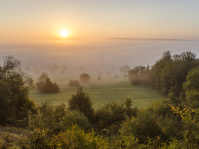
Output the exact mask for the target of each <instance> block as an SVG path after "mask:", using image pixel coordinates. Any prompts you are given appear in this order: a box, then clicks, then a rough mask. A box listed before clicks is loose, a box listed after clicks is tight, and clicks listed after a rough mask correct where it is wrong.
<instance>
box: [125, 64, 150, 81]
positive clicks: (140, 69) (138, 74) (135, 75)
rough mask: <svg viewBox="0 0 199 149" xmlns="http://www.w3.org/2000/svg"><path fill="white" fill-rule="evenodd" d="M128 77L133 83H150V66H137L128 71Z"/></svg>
mask: <svg viewBox="0 0 199 149" xmlns="http://www.w3.org/2000/svg"><path fill="white" fill-rule="evenodd" d="M128 77H129V80H130V82H131V83H132V84H141V83H145V84H149V66H147V67H144V66H136V67H134V68H133V69H131V70H129V71H128Z"/></svg>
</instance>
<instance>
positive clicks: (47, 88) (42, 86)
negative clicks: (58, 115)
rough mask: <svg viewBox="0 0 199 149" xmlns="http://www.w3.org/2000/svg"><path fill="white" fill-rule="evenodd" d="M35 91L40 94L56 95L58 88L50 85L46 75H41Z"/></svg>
mask: <svg viewBox="0 0 199 149" xmlns="http://www.w3.org/2000/svg"><path fill="white" fill-rule="evenodd" d="M36 86H37V89H38V90H39V91H40V92H42V93H57V92H59V86H58V85H57V84H56V83H52V81H51V80H50V78H49V77H48V74H47V73H45V72H44V73H42V74H41V75H40V77H39V79H38V82H37V84H36Z"/></svg>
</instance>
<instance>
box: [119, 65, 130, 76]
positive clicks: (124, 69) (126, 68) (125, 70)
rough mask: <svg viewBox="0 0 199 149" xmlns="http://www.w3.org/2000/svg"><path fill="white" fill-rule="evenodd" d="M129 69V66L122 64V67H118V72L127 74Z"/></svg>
mask: <svg viewBox="0 0 199 149" xmlns="http://www.w3.org/2000/svg"><path fill="white" fill-rule="evenodd" d="M130 69H131V68H130V67H129V66H128V65H124V66H122V67H121V68H120V72H121V73H122V74H127V73H128V71H129V70H130Z"/></svg>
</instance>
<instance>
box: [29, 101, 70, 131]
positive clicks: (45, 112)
mask: <svg viewBox="0 0 199 149" xmlns="http://www.w3.org/2000/svg"><path fill="white" fill-rule="evenodd" d="M66 112H67V111H66V108H65V105H64V104H60V105H57V106H55V107H54V106H52V105H51V104H50V103H49V102H45V103H42V105H41V106H39V107H38V113H37V114H32V115H29V128H30V129H32V130H34V129H42V130H45V129H47V130H50V131H51V133H58V132H60V131H61V122H62V120H63V118H64V116H65V115H66Z"/></svg>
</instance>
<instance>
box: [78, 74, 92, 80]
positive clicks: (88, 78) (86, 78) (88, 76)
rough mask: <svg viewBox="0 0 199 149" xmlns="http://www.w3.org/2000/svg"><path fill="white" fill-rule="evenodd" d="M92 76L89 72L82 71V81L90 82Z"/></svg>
mask: <svg viewBox="0 0 199 149" xmlns="http://www.w3.org/2000/svg"><path fill="white" fill-rule="evenodd" d="M90 78H91V77H90V75H89V74H87V73H82V74H81V75H80V79H81V82H89V80H90Z"/></svg>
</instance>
